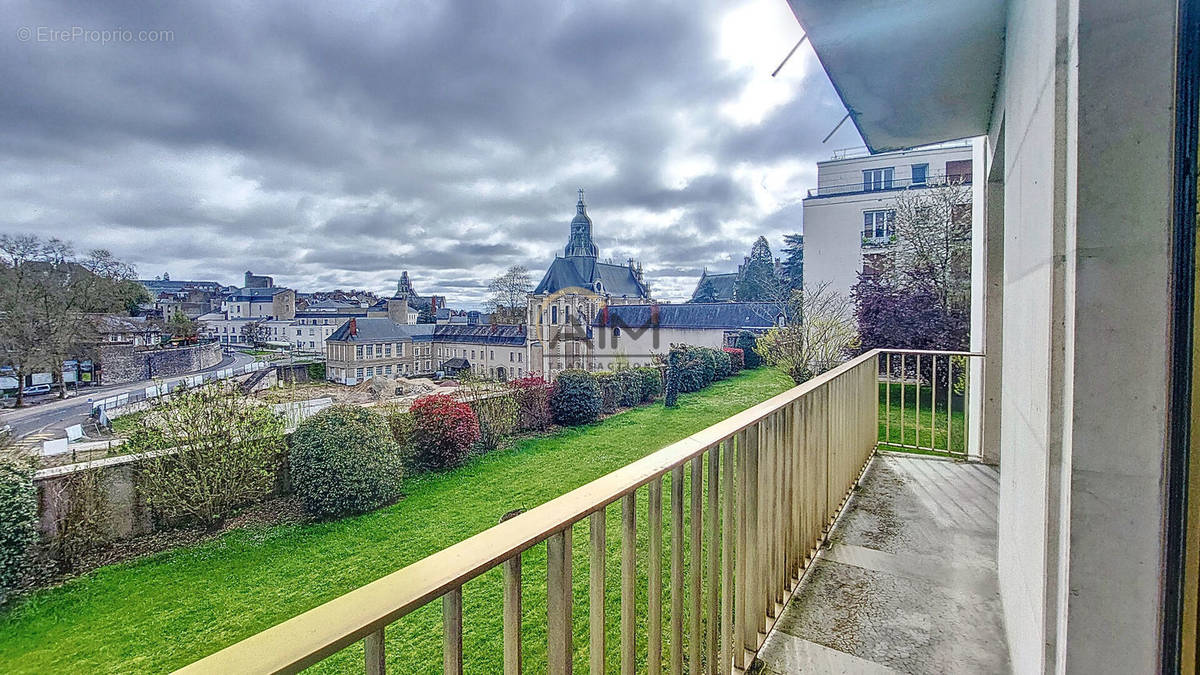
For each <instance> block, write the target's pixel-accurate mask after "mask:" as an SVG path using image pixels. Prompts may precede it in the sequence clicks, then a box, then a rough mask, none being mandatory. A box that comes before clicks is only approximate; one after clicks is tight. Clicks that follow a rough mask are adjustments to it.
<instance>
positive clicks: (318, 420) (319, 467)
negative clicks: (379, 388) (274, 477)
mask: <svg viewBox="0 0 1200 675" xmlns="http://www.w3.org/2000/svg"><path fill="white" fill-rule="evenodd" d="M389 432H390V429H389V425H388V422H387V420H385V419H384V418H383V417H382V416H381V415H379V414H377V413H374V412H372V411H370V410H368V409H366V408H362V407H359V406H352V405H335V406H331V407H329V408H326V409H325V410H322V411H321V412H319V413H317V414H316V415H313V416H312V417H310V418H308V419H306V420H304V421H303V422H301V423H300V426H298V427H297V428H296V431H295V433H293V434H292V443H291V448H290V449H289V451H288V460H289V462H288V463H289V465H290V467H291V475H292V488H293V489H294V490H295V491H296V494H298V495H300V497H301V499H302V500H303V501H304V508H305V510H307V511H308V512H309V513H311V514H313V515H315V516H318V517H321V518H329V517H333V516H341V515H347V514H353V513H363V512H366V511H370V510H371V509H374V508H377V507H379V506H383V505H384V504H387V503H389V502H392V501H394V500H395V499H396V498H398V497H399V496H400V488H401V485H402V482H403V478H404V452H403V450H402V449H401V448H400V446H399V445H398V444H397V443H396V441H395V440H393V439H392V435H391V433H389Z"/></svg>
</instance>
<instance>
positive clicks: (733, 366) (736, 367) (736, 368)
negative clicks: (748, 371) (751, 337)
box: [723, 347, 746, 375]
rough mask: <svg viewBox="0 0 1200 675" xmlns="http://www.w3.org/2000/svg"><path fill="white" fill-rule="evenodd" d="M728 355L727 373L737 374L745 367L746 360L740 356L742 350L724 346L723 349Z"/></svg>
mask: <svg viewBox="0 0 1200 675" xmlns="http://www.w3.org/2000/svg"><path fill="white" fill-rule="evenodd" d="M723 351H724V352H725V353H726V354H728V355H729V374H730V375H737V374H738V373H740V372H742V370H743V369H744V368H745V367H746V362H745V359H744V357H743V356H742V350H740V349H738V348H737V347H726V348H725V349H724V350H723Z"/></svg>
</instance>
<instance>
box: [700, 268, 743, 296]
mask: <svg viewBox="0 0 1200 675" xmlns="http://www.w3.org/2000/svg"><path fill="white" fill-rule="evenodd" d="M705 282H707V283H708V284H709V285H711V286H712V289H713V296H714V298H715V301H716V302H727V301H730V300H733V287H734V286H735V285H736V284H737V272H728V273H726V274H706V275H704V276H702V277H700V281H698V282H696V290H694V291H692V298H693V299H695V298H696V296H697V295H699V294H700V287H701V286H703V285H704V284H705Z"/></svg>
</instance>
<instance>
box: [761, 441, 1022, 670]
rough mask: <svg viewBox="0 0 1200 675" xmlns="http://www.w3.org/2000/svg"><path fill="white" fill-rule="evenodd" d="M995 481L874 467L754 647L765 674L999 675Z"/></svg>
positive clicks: (948, 467)
mask: <svg viewBox="0 0 1200 675" xmlns="http://www.w3.org/2000/svg"><path fill="white" fill-rule="evenodd" d="M998 479H999V475H998V473H997V472H996V470H995V469H994V468H991V467H986V466H982V465H978V464H962V463H954V462H946V461H941V460H937V459H927V458H921V457H916V456H900V455H879V456H877V457H876V458H875V459H873V460H872V462H871V465H870V466H869V467H868V469H867V472H866V474H865V475H864V477H863V480H862V483H861V485H860V487H859V489H858V490H857V491H856V492H855V493H854V495H853V497H852V498H851V502H850V504H849V507H848V508H847V510H846V512H845V513H844V514H843V515H842V517H841V518H840V519H839V520H838V522H837V525H836V526H835V528H834V531H833V533H832V534H831V536H830V546H829V548H828V549H826V550H823V551H822V552H821V554H820V556H819V557H818V558H817V560H816V562H815V563H814V564H813V568H812V570H811V571H810V572H809V574H808V575H807V577H806V578H805V581H804V583H803V584H802V585H801V587H800V589H799V590H798V592H797V593H796V595H795V596H794V598H793V599H792V601H791V602H790V603H789V605H788V607H787V608H786V609H785V610H784V613H783V616H782V617H781V619H780V620H779V623H778V624H777V626H776V630H775V632H774V634H773V635H772V636H771V637H770V639H768V641H767V643H766V644H765V645H764V646H763V649H762V650H761V652H760V658H761V659H762V661H763V665H764V667H765V670H766V671H767V672H770V673H793V672H843V671H844V672H891V671H898V672H907V673H999V672H1007V671H1008V670H1009V663H1008V648H1007V645H1006V644H1005V640H1004V625H1003V621H1002V614H1001V607H1000V599H999V593H998V589H997V583H996V524H995V514H996V493H997V484H998ZM843 657H844V658H843ZM866 664H869V666H868V665H866ZM868 667H869V668H870V670H868Z"/></svg>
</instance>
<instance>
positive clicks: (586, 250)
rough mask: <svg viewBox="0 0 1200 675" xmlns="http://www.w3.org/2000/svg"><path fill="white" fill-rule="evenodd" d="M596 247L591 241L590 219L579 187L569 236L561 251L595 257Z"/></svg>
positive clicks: (571, 254) (567, 254)
mask: <svg viewBox="0 0 1200 675" xmlns="http://www.w3.org/2000/svg"><path fill="white" fill-rule="evenodd" d="M597 252H598V249H597V248H596V244H595V243H594V242H593V241H592V219H591V218H589V217H588V214H587V204H585V203H584V201H583V188H579V201H578V202H577V203H576V204H575V218H574V219H573V220H572V221H571V237H570V239H568V240H567V245H566V246H565V247H564V248H563V253H564V254H565V255H566V256H568V257H570V256H586V257H590V258H595V257H596V254H597Z"/></svg>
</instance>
